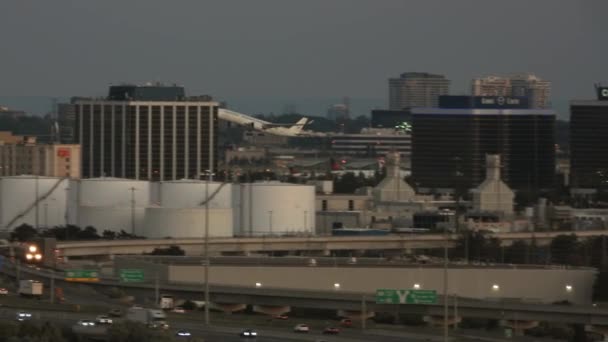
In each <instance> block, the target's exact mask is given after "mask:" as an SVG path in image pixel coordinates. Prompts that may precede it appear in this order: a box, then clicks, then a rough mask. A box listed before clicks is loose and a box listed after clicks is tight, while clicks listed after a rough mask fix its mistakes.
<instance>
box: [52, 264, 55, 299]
mask: <svg viewBox="0 0 608 342" xmlns="http://www.w3.org/2000/svg"><path fill="white" fill-rule="evenodd" d="M54 303H55V270H51V304H54Z"/></svg>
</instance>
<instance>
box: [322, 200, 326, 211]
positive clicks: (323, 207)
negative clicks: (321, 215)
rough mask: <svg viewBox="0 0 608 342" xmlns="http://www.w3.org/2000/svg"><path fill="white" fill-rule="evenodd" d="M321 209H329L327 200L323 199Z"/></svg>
mask: <svg viewBox="0 0 608 342" xmlns="http://www.w3.org/2000/svg"><path fill="white" fill-rule="evenodd" d="M321 211H327V200H323V201H321Z"/></svg>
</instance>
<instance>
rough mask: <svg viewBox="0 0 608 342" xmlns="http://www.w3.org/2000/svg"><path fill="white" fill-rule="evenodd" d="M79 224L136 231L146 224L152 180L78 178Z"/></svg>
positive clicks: (112, 229) (77, 216)
mask: <svg viewBox="0 0 608 342" xmlns="http://www.w3.org/2000/svg"><path fill="white" fill-rule="evenodd" d="M77 184H78V191H77V193H76V195H77V198H76V203H77V207H78V210H77V215H76V221H77V224H78V226H80V227H83V228H84V227H87V226H92V227H94V228H96V229H97V232H98V233H99V234H101V233H102V232H103V231H104V230H110V231H114V232H120V231H121V230H124V231H125V232H126V233H129V234H133V233H137V231H139V230H140V226H141V225H143V221H144V214H145V208H146V207H147V206H148V205H149V202H150V183H149V182H148V181H138V180H132V179H121V178H90V179H82V180H80V181H78V183H77Z"/></svg>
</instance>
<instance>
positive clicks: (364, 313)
mask: <svg viewBox="0 0 608 342" xmlns="http://www.w3.org/2000/svg"><path fill="white" fill-rule="evenodd" d="M366 319H367V303H366V302H365V295H363V296H361V330H365V327H366V323H367V322H366Z"/></svg>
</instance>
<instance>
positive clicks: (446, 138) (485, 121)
mask: <svg viewBox="0 0 608 342" xmlns="http://www.w3.org/2000/svg"><path fill="white" fill-rule="evenodd" d="M441 102H442V104H443V107H439V108H414V109H412V115H413V120H412V176H413V181H414V182H415V183H416V184H417V185H418V187H419V188H423V189H427V191H431V190H433V189H436V190H442V189H447V190H454V189H460V191H466V189H471V188H474V187H476V186H477V185H479V184H480V183H481V182H482V181H483V180H484V173H485V172H484V171H485V158H486V154H499V155H500V156H501V162H502V166H503V170H502V172H503V176H502V179H503V180H504V181H505V183H507V185H509V187H510V188H512V189H514V190H525V189H527V190H539V189H550V188H552V187H553V186H554V178H555V117H556V114H555V112H554V111H553V110H550V109H529V108H527V104H525V103H522V102H521V101H519V100H518V98H502V97H482V98H479V99H477V100H476V99H474V100H473V101H472V104H473V105H471V106H468V107H465V108H454V107H456V106H455V105H448V104H449V103H454V102H456V103H461V102H462V97H460V96H456V97H451V96H447V97H445V98H443V99H442V101H441ZM477 103H481V104H491V106H490V105H484V106H483V107H482V108H478V106H477V105H475V104H477Z"/></svg>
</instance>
